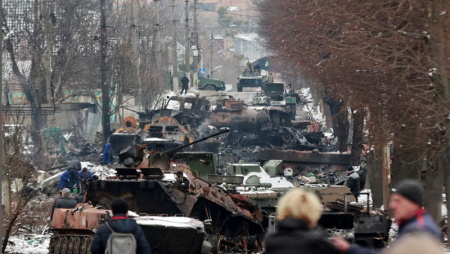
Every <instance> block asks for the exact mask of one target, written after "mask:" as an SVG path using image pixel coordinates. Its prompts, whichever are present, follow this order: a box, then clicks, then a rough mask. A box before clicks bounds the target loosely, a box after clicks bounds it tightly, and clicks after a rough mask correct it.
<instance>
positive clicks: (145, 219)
mask: <svg viewBox="0 0 450 254" xmlns="http://www.w3.org/2000/svg"><path fill="white" fill-rule="evenodd" d="M111 217H112V211H111V210H106V209H103V208H102V207H98V206H97V207H94V206H92V205H91V204H88V203H87V204H79V205H78V206H77V207H76V208H74V209H55V212H54V214H53V220H52V222H51V229H52V231H53V236H52V238H51V240H50V248H49V253H51V254H68V253H71V254H88V253H90V246H91V243H92V240H93V237H94V234H95V232H96V230H97V229H98V228H99V227H100V225H101V224H102V223H104V222H105V221H107V220H109V219H110V218H111ZM130 218H131V219H134V220H136V222H137V224H138V225H139V226H140V227H141V228H142V230H143V232H144V235H145V237H146V239H147V241H148V242H149V243H150V244H151V245H152V246H158V247H156V248H155V247H153V253H187V254H195V253H210V252H208V250H209V249H210V248H208V245H206V246H204V245H205V244H207V242H206V241H205V227H204V224H203V222H201V221H199V220H196V219H192V218H186V217H169V216H138V215H137V214H134V215H133V214H132V215H131V216H130ZM167 235H170V237H164V236H167ZM202 249H203V252H202ZM205 250H206V252H205Z"/></svg>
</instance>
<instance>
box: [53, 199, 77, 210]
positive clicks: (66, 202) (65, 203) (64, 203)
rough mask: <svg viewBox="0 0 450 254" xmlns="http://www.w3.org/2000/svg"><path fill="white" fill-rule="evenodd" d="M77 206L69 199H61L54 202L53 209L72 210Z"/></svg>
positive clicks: (74, 201) (75, 202)
mask: <svg viewBox="0 0 450 254" xmlns="http://www.w3.org/2000/svg"><path fill="white" fill-rule="evenodd" d="M75 206H77V201H76V200H75V199H74V198H71V197H62V198H60V199H59V200H58V202H56V205H55V208H65V209H72V208H75Z"/></svg>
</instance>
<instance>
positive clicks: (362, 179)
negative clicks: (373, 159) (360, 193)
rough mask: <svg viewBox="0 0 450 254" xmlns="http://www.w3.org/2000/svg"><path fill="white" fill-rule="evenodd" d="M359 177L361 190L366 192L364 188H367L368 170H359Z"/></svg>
mask: <svg viewBox="0 0 450 254" xmlns="http://www.w3.org/2000/svg"><path fill="white" fill-rule="evenodd" d="M358 175H359V187H360V189H361V190H364V187H366V178H367V169H362V170H359V171H358Z"/></svg>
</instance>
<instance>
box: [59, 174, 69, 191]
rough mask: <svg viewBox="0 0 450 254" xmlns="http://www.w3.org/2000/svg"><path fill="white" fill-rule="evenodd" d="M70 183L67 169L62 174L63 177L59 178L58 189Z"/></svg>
mask: <svg viewBox="0 0 450 254" xmlns="http://www.w3.org/2000/svg"><path fill="white" fill-rule="evenodd" d="M68 183H69V172H67V171H66V172H64V173H63V174H62V175H61V178H60V179H59V183H58V190H62V189H64V188H66V187H67V184H68Z"/></svg>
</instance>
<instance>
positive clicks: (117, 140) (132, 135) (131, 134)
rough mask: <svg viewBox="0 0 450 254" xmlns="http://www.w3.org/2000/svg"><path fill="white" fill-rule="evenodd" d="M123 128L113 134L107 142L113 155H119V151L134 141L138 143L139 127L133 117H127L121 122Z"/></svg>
mask: <svg viewBox="0 0 450 254" xmlns="http://www.w3.org/2000/svg"><path fill="white" fill-rule="evenodd" d="M123 122H124V123H123V126H122V127H120V128H119V129H118V130H117V131H116V132H114V133H113V134H112V135H111V137H110V140H109V142H110V143H111V149H112V151H113V153H114V154H119V152H120V150H122V149H124V148H126V147H127V146H129V145H130V144H132V143H133V142H135V141H138V142H139V137H140V136H139V132H140V129H139V126H138V124H137V121H136V119H135V118H134V117H132V116H129V117H127V118H125V120H124V121H123Z"/></svg>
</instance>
